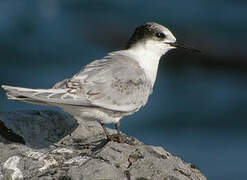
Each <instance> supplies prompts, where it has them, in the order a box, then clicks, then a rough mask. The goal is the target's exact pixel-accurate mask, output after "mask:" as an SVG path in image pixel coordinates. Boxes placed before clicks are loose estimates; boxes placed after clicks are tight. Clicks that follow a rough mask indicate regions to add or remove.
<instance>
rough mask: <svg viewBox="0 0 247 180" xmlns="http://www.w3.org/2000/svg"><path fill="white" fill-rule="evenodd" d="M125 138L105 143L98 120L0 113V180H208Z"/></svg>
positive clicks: (187, 165)
mask: <svg viewBox="0 0 247 180" xmlns="http://www.w3.org/2000/svg"><path fill="white" fill-rule="evenodd" d="M109 131H110V132H111V133H114V132H115V131H114V130H111V129H109ZM126 138H127V139H128V140H129V144H119V143H116V142H112V141H110V142H108V141H107V140H106V139H105V137H104V134H103V131H102V129H101V127H100V125H99V124H98V123H97V122H94V121H80V122H79V124H78V123H77V121H76V120H74V119H73V118H72V117H71V116H69V115H64V114H61V113H58V112H54V111H18V112H4V113H0V179H35V180H36V179H41V180H42V179H44V180H50V179H60V180H70V179H72V180H81V179H83V180H84V179H85V180H95V179H102V180H103V179H104V180H105V179H114V180H116V179H125V180H148V179H154V180H156V179H157V180H159V179H161V180H180V179H181V180H197V179H198V180H202V179H203V180H204V179H206V177H205V176H204V175H203V174H201V172H200V171H199V169H197V168H196V167H195V166H194V165H192V164H190V163H186V162H184V161H182V160H181V159H180V158H178V157H176V156H173V155H172V154H170V153H169V152H167V151H166V150H164V149H163V148H161V147H156V146H150V145H145V144H143V143H141V142H140V141H138V140H137V139H134V138H132V137H127V136H126Z"/></svg>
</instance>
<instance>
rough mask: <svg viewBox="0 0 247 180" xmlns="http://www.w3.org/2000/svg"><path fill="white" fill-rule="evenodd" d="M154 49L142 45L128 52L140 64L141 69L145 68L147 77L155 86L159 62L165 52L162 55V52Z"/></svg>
mask: <svg viewBox="0 0 247 180" xmlns="http://www.w3.org/2000/svg"><path fill="white" fill-rule="evenodd" d="M152 48H154V49H152ZM152 48H150V47H147V46H145V45H142V44H140V45H136V46H134V47H131V48H130V49H128V50H127V51H128V52H129V54H130V55H131V56H132V57H133V58H134V59H135V60H136V61H137V62H138V63H139V65H140V67H141V68H143V70H144V72H145V73H146V75H147V77H148V78H149V79H150V80H151V82H152V85H154V83H155V80H156V76H157V71H158V65H159V60H160V57H161V56H162V54H164V52H163V53H161V52H160V51H157V49H156V48H157V47H155V46H154V47H152ZM155 49H156V50H155Z"/></svg>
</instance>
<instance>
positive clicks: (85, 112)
mask: <svg viewBox="0 0 247 180" xmlns="http://www.w3.org/2000/svg"><path fill="white" fill-rule="evenodd" d="M62 109H63V110H64V111H66V112H68V113H70V114H71V115H72V116H73V117H74V118H75V119H77V120H78V123H80V121H81V120H87V121H88V120H89V121H99V122H101V123H104V124H110V123H117V122H119V120H120V119H121V118H122V117H123V116H124V115H127V114H126V113H122V112H115V111H110V110H106V109H102V108H96V107H81V106H68V107H62Z"/></svg>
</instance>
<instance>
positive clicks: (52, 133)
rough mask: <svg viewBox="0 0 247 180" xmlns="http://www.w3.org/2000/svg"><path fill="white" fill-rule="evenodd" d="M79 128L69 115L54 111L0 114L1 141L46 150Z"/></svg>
mask: <svg viewBox="0 0 247 180" xmlns="http://www.w3.org/2000/svg"><path fill="white" fill-rule="evenodd" d="M77 127H78V123H77V121H76V120H75V119H74V118H73V117H71V116H70V115H68V114H62V113H59V112H54V111H49V110H45V111H38V110H28V111H16V112H0V137H1V138H0V141H3V143H5V144H6V143H21V144H25V145H26V146H29V147H32V148H45V147H48V146H50V145H53V144H54V143H57V142H59V141H60V140H61V139H62V138H64V137H65V136H67V135H69V134H71V133H72V132H73V131H74V130H75V129H76V128H77Z"/></svg>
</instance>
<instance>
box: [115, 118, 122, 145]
mask: <svg viewBox="0 0 247 180" xmlns="http://www.w3.org/2000/svg"><path fill="white" fill-rule="evenodd" d="M115 128H116V130H117V136H118V142H119V143H122V139H121V133H120V122H118V123H116V124H115Z"/></svg>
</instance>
